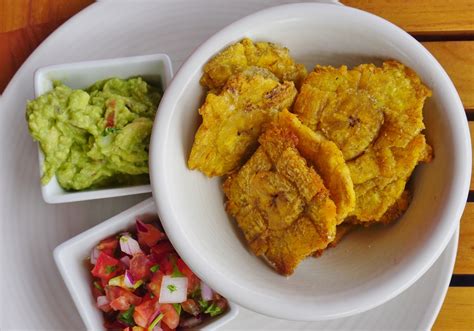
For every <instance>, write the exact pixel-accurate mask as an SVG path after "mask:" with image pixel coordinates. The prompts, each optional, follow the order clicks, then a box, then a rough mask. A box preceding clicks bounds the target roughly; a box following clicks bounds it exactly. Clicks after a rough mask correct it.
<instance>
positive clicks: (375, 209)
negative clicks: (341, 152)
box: [349, 134, 431, 223]
mask: <svg viewBox="0 0 474 331" xmlns="http://www.w3.org/2000/svg"><path fill="white" fill-rule="evenodd" d="M390 153H391V155H390V157H391V158H392V159H393V161H394V165H393V168H392V170H393V171H392V172H391V174H390V175H389V176H386V175H384V174H383V169H380V168H378V167H377V164H378V161H377V160H371V161H370V162H369V161H367V162H366V163H365V164H374V165H375V167H374V168H372V169H371V171H372V173H373V174H374V176H373V177H372V178H370V179H369V180H366V181H363V182H361V183H357V184H355V185H354V190H355V193H356V207H355V209H354V211H353V212H352V213H351V215H352V216H354V217H355V218H356V219H357V220H358V221H359V222H384V223H386V222H387V219H391V217H390V215H388V216H387V215H386V213H387V211H388V210H389V208H390V207H391V206H392V205H394V204H395V202H396V201H397V200H399V199H400V197H401V196H402V194H403V192H404V191H405V186H406V183H407V181H408V179H409V177H410V176H411V174H412V172H413V170H414V169H415V167H416V165H417V164H418V163H419V162H423V161H425V162H426V161H429V160H431V147H430V146H429V145H427V143H426V139H425V136H424V135H423V134H418V135H417V136H416V137H415V138H413V139H412V141H410V143H409V144H408V145H407V146H406V147H404V148H401V147H393V148H392V149H390ZM374 155H375V154H374ZM375 157H376V156H375ZM349 169H351V172H353V173H355V172H359V173H360V172H361V171H363V170H361V169H357V170H356V171H354V170H353V164H351V163H349Z"/></svg>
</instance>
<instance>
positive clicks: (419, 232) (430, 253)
mask: <svg viewBox="0 0 474 331" xmlns="http://www.w3.org/2000/svg"><path fill="white" fill-rule="evenodd" d="M243 37H250V38H253V39H254V40H266V41H272V42H277V43H281V44H282V45H285V46H287V47H288V48H289V49H290V51H291V54H292V55H293V56H294V57H295V58H296V60H297V61H299V62H303V63H304V64H305V65H306V66H307V67H308V68H309V69H311V68H312V67H313V66H314V65H315V64H331V65H336V66H338V65H342V64H347V65H349V66H354V65H357V64H360V63H368V62H374V63H377V64H380V63H381V61H382V60H383V59H397V60H399V61H401V62H403V63H405V64H406V65H408V66H410V67H411V68H413V69H414V70H415V71H416V72H417V73H418V74H419V75H420V76H421V78H422V80H423V81H424V82H425V83H426V84H427V85H428V86H429V87H430V88H431V89H432V90H433V96H432V97H431V98H430V99H429V100H428V102H427V103H426V105H425V109H424V114H425V123H426V127H427V129H426V135H427V137H428V140H429V142H430V143H431V144H432V145H433V147H434V152H435V158H434V161H433V162H432V163H430V164H427V165H421V166H419V167H418V168H417V170H416V172H415V175H414V178H413V181H412V186H413V189H414V192H413V193H414V197H413V201H412V203H411V205H410V208H409V209H408V211H407V212H406V213H405V215H404V216H403V217H402V219H401V220H400V221H399V222H398V223H396V224H394V225H393V226H390V227H386V228H371V229H367V230H364V231H359V232H356V233H353V234H351V235H350V236H348V237H347V239H345V240H343V241H342V242H341V243H340V244H339V245H338V247H337V248H335V249H330V250H328V251H327V252H326V253H324V254H323V256H322V257H321V258H318V259H314V258H308V259H306V260H305V261H304V262H303V263H302V264H301V265H300V266H299V267H298V269H297V270H296V272H295V274H294V275H293V276H291V277H290V278H285V277H282V276H280V275H278V274H277V273H275V272H274V271H273V270H271V269H270V268H269V267H268V266H267V264H266V263H265V262H264V261H262V260H261V259H259V258H257V257H255V256H254V255H252V254H251V253H250V252H249V250H248V249H247V247H246V244H245V241H244V240H243V236H242V235H241V233H240V231H239V229H238V228H237V227H236V225H235V222H234V221H233V220H231V219H229V217H228V215H227V214H226V212H225V210H224V204H223V202H224V196H223V192H222V189H221V184H222V180H221V179H219V178H214V179H208V178H206V177H205V176H204V175H203V174H201V173H200V172H198V171H190V170H189V169H188V168H187V166H186V160H187V158H188V155H189V152H190V149H191V145H192V142H193V139H194V134H195V132H196V128H197V126H198V124H199V121H200V118H199V115H198V112H197V109H198V107H199V106H200V104H201V102H202V100H203V95H204V91H203V88H202V87H201V86H200V85H199V78H200V76H201V73H202V68H203V65H204V64H205V63H206V62H207V61H208V60H209V59H210V58H211V57H212V56H213V55H215V54H217V53H218V52H219V51H220V50H222V49H223V48H225V47H226V46H228V45H229V44H232V43H234V42H237V41H239V40H240V39H242V38H243ZM150 162H151V163H150V164H151V170H152V172H151V184H152V188H153V193H154V197H155V201H156V202H157V206H158V211H159V215H160V217H161V220H162V223H163V225H164V228H165V230H166V232H167V233H168V235H169V237H170V239H171V241H172V242H173V244H174V245H175V247H176V249H177V250H178V252H179V253H180V255H181V256H182V257H183V259H184V260H185V261H186V263H188V264H189V265H190V267H191V268H192V269H193V270H194V271H195V272H196V273H197V274H198V275H199V276H200V277H201V278H203V279H205V281H206V282H208V283H209V284H210V285H211V286H212V287H214V288H215V289H216V290H218V291H219V292H221V293H222V294H223V295H224V296H226V297H227V298H229V299H230V300H233V301H234V302H236V303H238V304H240V305H242V306H244V307H246V308H249V309H252V310H254V311H256V312H259V313H263V314H266V315H270V316H274V317H279V318H285V319H293V320H321V319H330V318H336V317H343V316H348V315H351V314H355V313H358V312H362V311H365V310H368V309H370V308H372V307H375V306H377V305H380V304H381V303H383V302H385V301H387V300H389V299H390V298H393V297H394V296H396V295H397V294H399V293H400V292H402V291H403V290H404V289H406V288H407V287H409V286H410V285H411V284H413V283H414V282H415V281H416V280H417V279H418V278H419V277H420V276H421V275H422V274H423V273H424V272H425V271H426V270H427V269H428V268H429V267H430V266H431V265H432V264H433V262H434V261H435V260H436V259H437V258H438V256H439V255H440V253H441V252H442V251H443V250H444V248H445V247H446V245H447V243H448V241H449V239H450V238H451V236H452V234H453V232H454V230H455V229H456V227H457V224H458V221H459V219H460V217H461V214H462V211H463V208H464V205H465V202H466V196H467V194H468V189H469V178H470V171H471V147H470V138H469V131H468V125H467V121H466V117H465V114H464V109H463V106H462V104H461V101H460V99H459V96H458V94H457V92H456V90H455V88H454V86H453V84H452V82H451V80H450V79H449V77H448V76H447V74H446V72H445V71H444V70H443V68H442V67H441V66H440V64H439V63H438V62H437V61H436V60H435V58H434V57H433V56H432V55H431V54H430V53H429V52H428V51H427V50H426V49H425V48H424V47H423V46H422V45H421V44H419V43H418V42H417V41H416V40H415V39H413V38H412V37H411V36H410V35H408V34H407V33H405V32H404V31H402V30H401V29H399V28H398V27H396V26H395V25H393V24H391V23H389V22H387V21H385V20H383V19H381V18H379V17H377V16H374V15H372V14H369V13H366V12H363V11H360V10H357V9H353V8H349V7H345V6H340V5H334V4H314V3H313V4H309V3H306V4H295V5H285V6H280V7H274V8H270V9H267V10H263V11H261V12H258V13H255V14H253V15H250V16H248V17H245V18H243V19H241V20H239V21H237V22H235V23H233V24H231V25H230V26H228V27H226V28H224V29H223V30H221V31H220V32H218V33H217V34H215V35H214V36H213V37H211V38H210V39H209V40H207V41H206V42H205V43H203V44H202V45H201V46H200V47H199V48H198V49H197V50H196V51H195V52H194V53H193V54H192V55H191V57H190V58H189V59H188V60H187V61H186V63H185V64H184V65H183V66H182V67H181V69H180V70H179V72H178V74H177V75H176V76H175V78H174V80H173V82H172V83H171V85H170V86H169V88H168V89H167V91H166V93H165V95H164V97H163V100H162V102H161V104H160V107H159V112H158V117H157V121H156V122H155V127H154V130H153V134H152V142H151V157H150Z"/></svg>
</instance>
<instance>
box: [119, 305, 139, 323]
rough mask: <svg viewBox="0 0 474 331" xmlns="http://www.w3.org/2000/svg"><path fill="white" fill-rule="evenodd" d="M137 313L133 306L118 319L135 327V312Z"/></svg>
mask: <svg viewBox="0 0 474 331" xmlns="http://www.w3.org/2000/svg"><path fill="white" fill-rule="evenodd" d="M134 311H135V306H134V305H131V306H130V308H128V309H127V310H126V311H124V312H123V313H121V314H119V315H118V319H119V320H120V321H121V322H123V323H125V324H127V325H134V324H135V322H134V321H133V312H134Z"/></svg>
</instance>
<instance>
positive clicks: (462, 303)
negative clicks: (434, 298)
mask: <svg viewBox="0 0 474 331" xmlns="http://www.w3.org/2000/svg"><path fill="white" fill-rule="evenodd" d="M473 298H474V287H450V288H449V289H448V293H447V295H446V300H445V301H444V303H443V306H442V307H441V311H440V313H439V315H438V318H437V319H436V322H435V324H434V325H433V331H446V330H459V331H461V330H466V331H467V330H469V331H472V330H473V329H474V300H473Z"/></svg>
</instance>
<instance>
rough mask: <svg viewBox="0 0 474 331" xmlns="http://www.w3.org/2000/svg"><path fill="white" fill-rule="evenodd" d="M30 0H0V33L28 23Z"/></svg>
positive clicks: (22, 26) (19, 27)
mask: <svg viewBox="0 0 474 331" xmlns="http://www.w3.org/2000/svg"><path fill="white" fill-rule="evenodd" d="M29 6H30V0H0V13H2V15H1V19H0V33H1V32H9V31H13V30H17V29H21V28H24V27H25V26H27V25H28V17H29Z"/></svg>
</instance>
